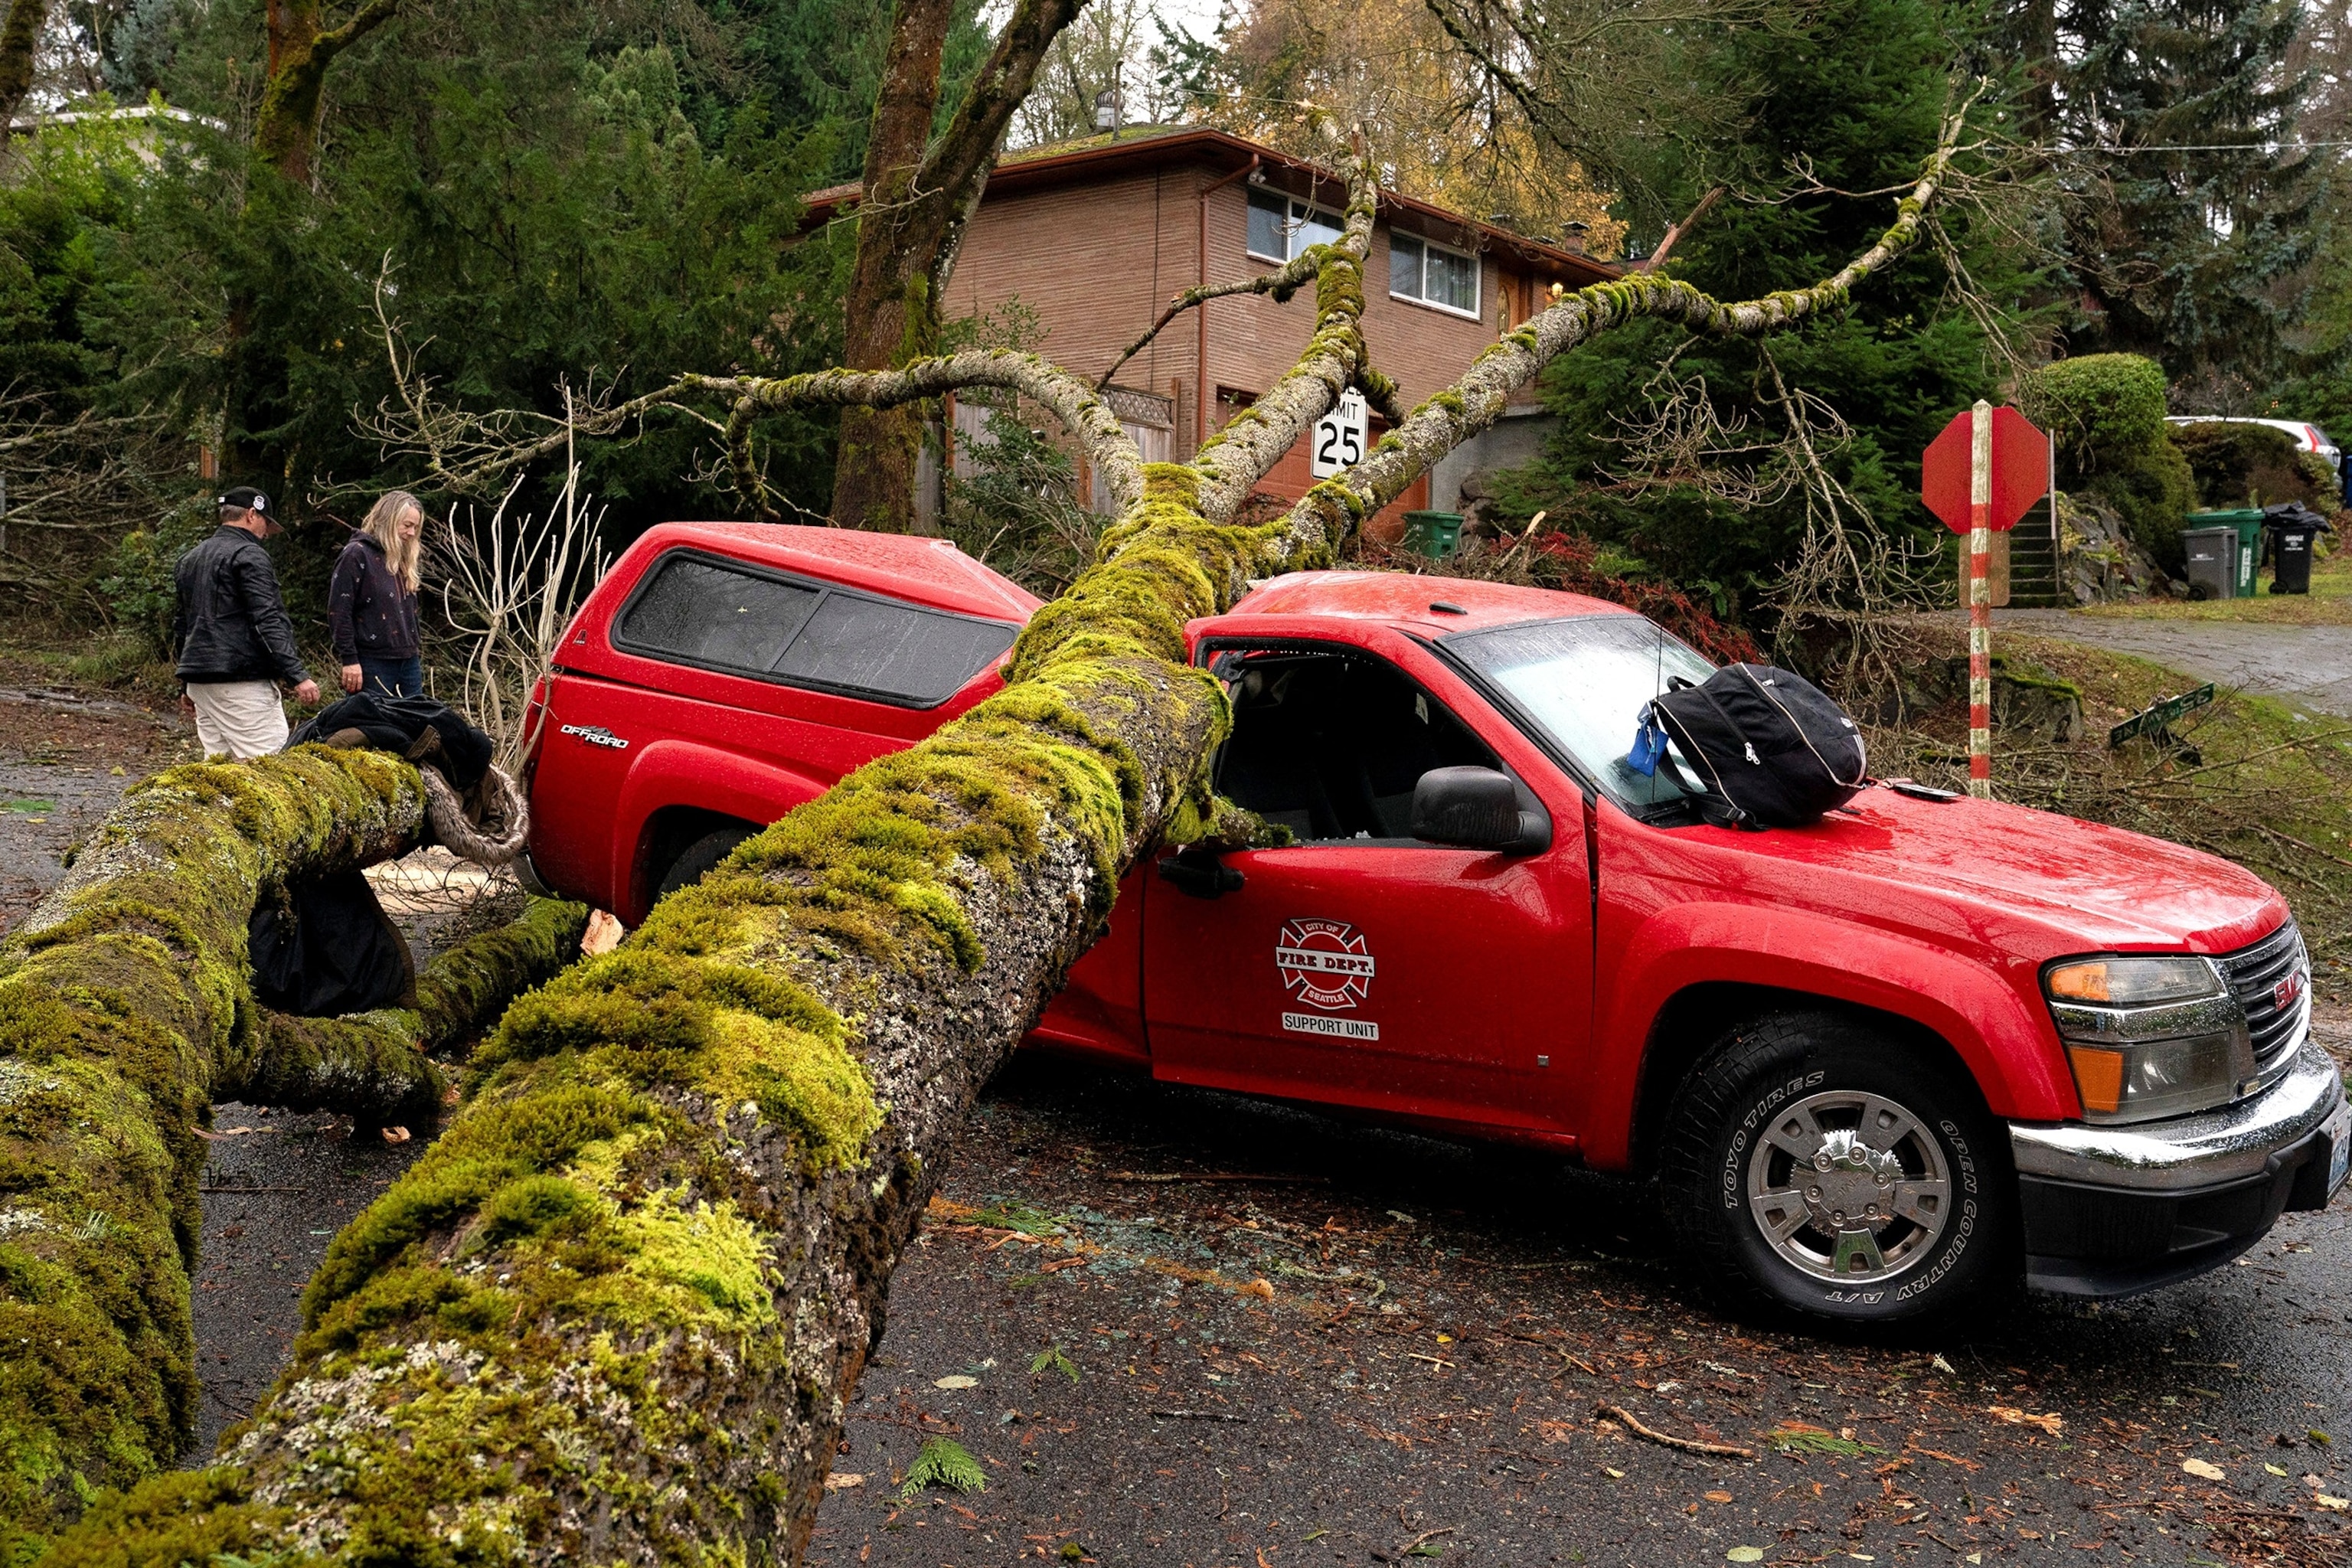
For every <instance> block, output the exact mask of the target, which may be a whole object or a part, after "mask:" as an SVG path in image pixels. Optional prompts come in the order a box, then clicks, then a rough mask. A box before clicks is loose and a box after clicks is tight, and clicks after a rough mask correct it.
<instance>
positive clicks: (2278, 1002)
mask: <svg viewBox="0 0 2352 1568" xmlns="http://www.w3.org/2000/svg"><path fill="white" fill-rule="evenodd" d="M2214 962H2215V963H2218V964H2220V965H2221V976H2222V978H2223V979H2225V980H2227V981H2228V982H2229V983H2230V990H2231V993H2232V994H2235V995H2236V997H2237V998H2238V1005H2240V1006H2241V1007H2243V1008H2244V1009H2245V1010H2246V1028H2247V1031H2248V1032H2249V1033H2250V1034H2252V1036H2253V1041H2254V1060H2255V1061H2256V1063H2258V1064H2259V1066H2260V1068H2261V1071H2262V1074H2263V1077H2264V1078H2265V1079H2267V1078H2268V1077H2269V1076H2270V1075H2271V1073H2272V1071H2273V1069H2275V1068H2281V1067H2284V1065H2285V1064H2286V1061H2287V1058H2289V1057H2291V1056H2292V1055H2294V1049H2295V1047H2298V1046H2300V1045H2302V1044H2303V1039H2304V1037H2305V1035H2306V1034H2308V1033H2309V1032H2310V1028H2311V959H2310V956H2309V955H2308V954H2307V953H2305V952H2304V948H2303V932H2302V931H2298V930H2297V929H2295V923H2294V921H2293V920H2291V919H2290V920H2289V921H2287V922H2286V924H2284V925H2283V926H2281V927H2279V929H2278V930H2276V931H2273V932H2272V933H2271V934H2270V935H2268V936H2266V937H2264V938H2263V940H2262V941H2260V942H2256V943H2254V944H2253V946H2252V947H2244V948H2240V949H2239V950H2238V951H2237V952H2232V953H2229V954H2227V955H2225V956H2223V957H2221V958H2218V959H2216V960H2214ZM2282 998H2284V1000H2282Z"/></svg>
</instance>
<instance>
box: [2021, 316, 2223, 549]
mask: <svg viewBox="0 0 2352 1568" xmlns="http://www.w3.org/2000/svg"><path fill="white" fill-rule="evenodd" d="M2164 393H2165V382H2164V370H2163V367H2162V366H2160V365H2158V363H2156V362H2155V361H2154V360H2151V359H2143V358H2141V357H2140V356H2139V355H2137V354H2084V355H2083V356H2081V357H2080V358H2078V359H2063V360H2059V361H2057V362H2055V363H2052V364H2046V365H2043V366H2042V368H2041V369H2039V370H2035V371H2030V372H2028V373H2027V374H2026V375H2025V376H2024V377H2023V378H2022V379H2021V381H2020V382H2019V384H2018V389H2017V401H2018V405H2019V407H2020V408H2021V410H2022V411H2023V412H2024V414H2025V415H2026V416H2027V417H2028V418H2030V419H2032V421H2033V422H2034V423H2035V424H2037V425H2039V426H2042V428H2043V429H2045V430H2047V431H2049V432H2050V437H2051V440H2052V441H2053V443H2054V444H2055V446H2056V447H2057V451H2058V488H2059V489H2062V490H2074V491H2084V490H2087V491H2090V492H2092V493H2093V494H2095V495H2098V496H2101V497H2103V498H2105V500H2106V502H2107V504H2108V505H2110V506H2112V507H2113V508H2114V509H2115V510H2116V515H2117V516H2119V517H2120V518H2121V519H2122V520H2123V524H2124V527H2125V528H2126V530H2127V531H2129V532H2130V534H2131V536H2132V539H2133V541H2134V542H2136V543H2137V544H2138V545H2139V547H2140V548H2141V549H2143V550H2145V551H2147V552H2148V554H2149V555H2151V556H2153V557H2154V558H2155V560H2156V563H2157V564H2158V565H2159V566H2161V567H2163V568H2164V569H2165V570H2166V571H2167V572H2169V573H2172V574H2175V575H2176V576H2177V575H2179V573H2180V571H2181V569H2182V567H2183V566H2184V565H2185V564H2186V559H2185V552H2183V551H2182V549H2181V544H2180V522H2181V519H2182V518H2183V517H2185V516H2186V515H2187V514H2188V513H2189V511H2191V510H2194V509H2195V507H2196V505H2197V486H2196V482H2195V479H2194V478H2193V476H2192V475H2191V474H2190V472H2189V460H2188V458H2185V457H2184V456H2182V454H2181V451H2180V448H2179V447H2178V446H2176V445H2175V444H2174V443H2173V441H2172V439H2171V437H2170V434H2169V432H2168V427H2167V426H2166V425H2165V423H2164Z"/></svg>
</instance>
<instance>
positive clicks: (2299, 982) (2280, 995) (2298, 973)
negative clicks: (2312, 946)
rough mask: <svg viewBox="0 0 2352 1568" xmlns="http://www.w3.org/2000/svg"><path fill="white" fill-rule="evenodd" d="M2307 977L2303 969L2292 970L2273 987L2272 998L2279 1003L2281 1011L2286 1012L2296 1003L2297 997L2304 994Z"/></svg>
mask: <svg viewBox="0 0 2352 1568" xmlns="http://www.w3.org/2000/svg"><path fill="white" fill-rule="evenodd" d="M2306 978H2307V977H2306V976H2305V973H2303V971H2302V970H2300V969H2294V970H2290V971H2288V972H2287V977H2286V978H2285V979H2284V980H2282V981H2280V982H2279V983H2278V984H2276V985H2273V986H2272V987H2271V1000H2272V1001H2273V1003H2275V1004H2276V1005H2277V1006H2278V1010H2279V1011H2280V1012H2282V1013H2284V1012H2285V1011H2286V1010H2287V1009H2288V1008H2289V1007H2292V1006H2294V1004H2295V998H2297V997H2299V996H2301V995H2302V994H2303V987H2304V982H2305V979H2306Z"/></svg>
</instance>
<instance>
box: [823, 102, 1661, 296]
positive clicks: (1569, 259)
mask: <svg viewBox="0 0 2352 1568" xmlns="http://www.w3.org/2000/svg"><path fill="white" fill-rule="evenodd" d="M1253 158H1255V159H1256V160H1257V162H1258V165H1259V167H1260V168H1262V169H1265V170H1267V171H1270V179H1271V180H1272V182H1273V183H1274V184H1278V185H1280V186H1281V187H1282V188H1284V189H1286V190H1289V191H1290V193H1291V194H1292V195H1313V194H1314V192H1315V189H1316V188H1317V187H1318V186H1323V187H1336V188H1337V189H1338V190H1339V191H1344V190H1345V189H1346V188H1347V177H1346V176H1345V175H1344V174H1340V173H1339V171H1337V170H1335V169H1332V168H1329V167H1328V166H1327V165H1324V164H1320V163H1311V162H1309V161H1308V160H1307V159H1304V158H1294V157H1292V156H1291V155H1290V154H1289V153H1277V152H1276V151H1275V150H1274V149H1273V148H1271V147H1268V146H1266V145H1265V144H1264V143H1262V142H1252V141H1249V140H1247V139H1246V138H1244V137H1240V136H1236V135H1234V134H1233V132H1229V131H1219V130H1217V129H1215V128H1214V127H1213V126H1207V125H1142V126H1134V127H1131V128H1129V129H1127V130H1123V131H1121V132H1118V134H1117V135H1116V136H1112V135H1101V136H1089V137H1086V138H1083V139H1082V140H1079V141H1075V142H1051V143H1048V144H1047V145H1045V146H1043V147H1029V148H1024V149H1022V150H1021V151H1018V152H1013V153H1006V154H1005V155H1004V156H1003V159H1002V160H1000V161H999V162H998V163H997V165H996V168H995V170H994V172H993V173H992V174H990V175H989V177H988V195H990V196H995V195H1010V194H1012V193H1013V192H1017V191H1025V190H1042V189H1045V188H1048V187H1051V186H1054V185H1062V184H1076V183H1081V182H1085V181H1089V180H1101V179H1107V178H1110V177H1112V176H1115V175H1118V174H1130V173H1133V172H1136V171H1139V170H1146V169H1152V168H1161V167H1165V166H1167V165H1168V164H1171V163H1201V164H1205V165H1208V166H1210V167H1212V168H1215V169H1218V170H1220V171H1222V172H1226V173H1231V172H1233V171H1234V170H1239V169H1244V168H1247V167H1249V163H1250V160H1251V159H1253ZM864 189H865V187H864V186H863V185H862V184H846V185H832V186H828V187H827V188H825V189H824V190H821V191H813V192H811V193H810V194H809V195H808V197H807V201H808V218H807V221H809V222H811V223H821V222H824V221H826V220H829V219H831V218H833V217H835V216H839V215H840V214H841V213H842V212H843V211H844V210H845V209H846V208H848V207H851V206H854V205H856V202H857V198H858V196H859V195H860V194H861V193H862V192H863V191H864ZM1334 199H1336V196H1335V198H1334ZM1381 215H1382V216H1385V217H1386V218H1388V219H1389V220H1390V222H1391V223H1394V222H1396V220H1397V219H1399V218H1401V217H1402V218H1404V219H1406V222H1405V227H1406V228H1407V229H1408V230H1409V231H1411V232H1415V233H1422V234H1425V235H1427V237H1430V238H1432V239H1440V240H1443V239H1447V238H1452V239H1454V240H1455V241H1456V242H1460V241H1462V240H1464V239H1467V240H1468V241H1469V247H1470V248H1473V249H1479V250H1490V251H1496V252H1499V253H1501V254H1503V255H1507V256H1509V257H1511V258H1514V259H1515V260H1517V262H1518V263H1519V264H1520V265H1521V266H1522V267H1524V268H1527V269H1528V271H1530V272H1533V273H1535V274H1537V275H1538V277H1540V278H1543V279H1546V280H1551V281H1558V282H1562V283H1566V284H1568V285H1569V286H1570V287H1571V288H1581V287H1582V286H1583V285H1585V284H1587V283H1597V282H1600V281H1601V280H1602V279H1610V278H1615V277H1617V276H1619V273H1618V270H1617V268H1613V267H1611V266H1609V265H1608V264H1606V263H1605V262H1600V261H1595V260H1594V259H1593V258H1591V257H1589V256H1582V255H1579V254H1578V253H1577V252H1575V251H1572V250H1565V249H1562V248H1561V247H1559V246H1556V245H1546V244H1544V243H1543V242H1542V241H1540V240H1536V239H1529V238H1528V237H1527V236H1525V235H1522V234H1514V233H1513V232H1511V231H1510V230H1509V229H1507V228H1502V227H1498V226H1496V225H1494V224H1491V223H1484V222H1481V221H1480V220H1478V219H1476V218H1472V217H1465V216H1463V215H1462V214H1460V213H1456V212H1449V211H1447V210H1446V209H1445V208H1444V207H1441V206H1438V205H1435V204H1433V203H1431V202H1424V201H1421V200H1419V199H1417V198H1415V197H1412V196H1407V195H1400V194H1398V193H1397V192H1395V191H1386V190H1384V191H1382V192H1381Z"/></svg>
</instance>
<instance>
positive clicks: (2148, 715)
mask: <svg viewBox="0 0 2352 1568" xmlns="http://www.w3.org/2000/svg"><path fill="white" fill-rule="evenodd" d="M2212 700H2213V688H2212V686H2211V685H2210V683H2208V684H2206V685H2204V686H2200V687H2199V688H2198V689H2196V690H2194V691H2184V692H2182V693H2181V694H2180V695H2179V696H2178V697H2168V698H2166V699H2165V700H2163V701H2161V702H2158V703H2157V704H2156V705H2155V706H2153V707H2151V708H2149V709H2148V710H2147V711H2146V712H2144V713H2135V714H2133V715H2132V716H2131V717H2130V718H2128V719H2126V720H2125V721H2123V722H2122V723H2120V724H2118V725H2116V727H2115V728H2114V729H2112V730H2110V731H2107V749H2108V750H2109V751H2113V750H2114V749H2115V748H2116V747H2117V746H2120V745H2122V744H2123V743H2124V742H2126V741H2128V740H2130V739H2131V738H2132V737H2133V736H2135V735H2147V734H2151V733H2156V734H2160V733H2161V732H2162V731H2163V730H2164V728H2165V726H2166V725H2168V724H2169V723H2171V722H2172V721H2174V720H2175V719H2178V718H2179V717H2180V716H2181V715H2182V714H2184V713H2194V712H2195V711H2196V710H2198V709H2200V708H2202V707H2204V706H2205V705H2206V704H2207V703H2208V702H2210V701H2212Z"/></svg>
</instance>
